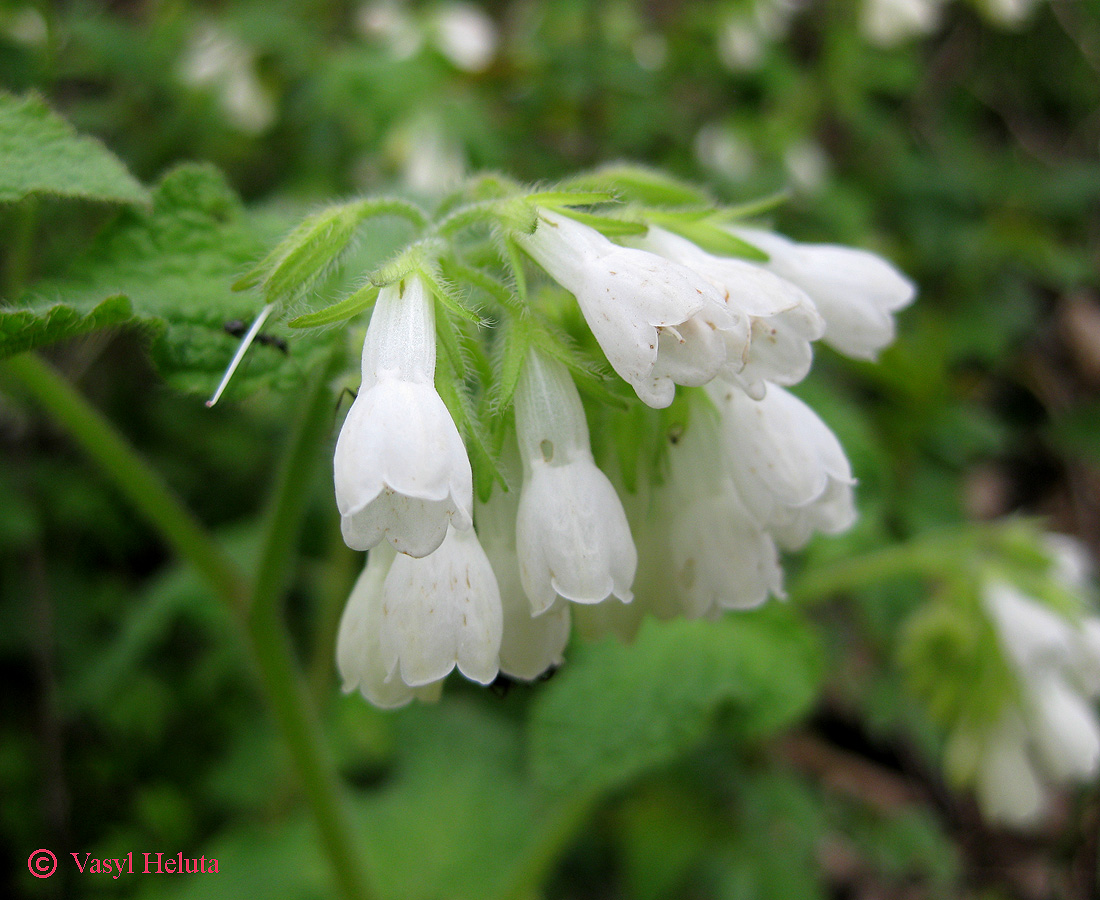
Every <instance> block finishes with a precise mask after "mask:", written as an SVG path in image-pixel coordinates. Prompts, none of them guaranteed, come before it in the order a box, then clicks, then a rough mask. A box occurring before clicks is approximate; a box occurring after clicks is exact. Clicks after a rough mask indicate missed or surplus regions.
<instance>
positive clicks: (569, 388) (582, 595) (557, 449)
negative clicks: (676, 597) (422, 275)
mask: <svg viewBox="0 0 1100 900" xmlns="http://www.w3.org/2000/svg"><path fill="white" fill-rule="evenodd" d="M515 405H516V433H517V436H518V438H519V451H520V458H521V459H522V460H523V490H522V491H521V493H520V499H519V512H518V518H517V520H516V546H517V548H518V552H519V571H520V578H521V580H522V582H523V587H524V590H525V591H526V592H527V596H528V598H529V599H530V601H531V609H532V610H533V612H534V613H535V615H540V614H542V613H543V612H545V611H546V610H548V609H549V608H550V607H551V605H552V604H553V603H554V602H555V600H557V598H558V597H559V596H560V597H564V598H565V599H566V600H571V601H573V602H574V603H599V602H600V601H602V600H606V599H607V598H608V597H610V596H612V595H614V596H615V597H618V598H619V599H620V600H622V601H623V602H625V603H629V602H630V600H631V599H632V598H633V594H632V593H631V590H630V587H631V584H632V583H633V581H634V572H635V569H636V567H637V564H638V555H637V551H636V550H635V548H634V541H633V539H632V538H631V536H630V526H629V525H628V524H627V520H626V514H625V513H624V512H623V507H622V503H621V502H620V500H619V496H618V494H616V493H615V488H614V487H612V485H611V482H610V481H609V480H608V478H607V476H606V475H604V473H603V472H601V471H600V470H599V469H598V468H597V467H596V463H595V461H594V460H593V459H592V451H591V449H590V448H589V443H588V424H587V423H586V421H585V418H584V407H583V406H582V405H581V399H580V396H579V395H578V394H577V389H576V387H575V386H574V385H573V380H572V378H570V376H569V372H568V370H567V369H566V368H565V366H564V365H562V364H561V363H560V362H558V361H557V360H554V359H551V358H549V357H547V356H545V355H543V354H540V353H539V352H537V351H535V350H531V351H529V352H528V354H527V358H526V360H525V363H524V366H523V370H522V371H521V373H520V377H519V383H518V384H517V386H516V394H515Z"/></svg>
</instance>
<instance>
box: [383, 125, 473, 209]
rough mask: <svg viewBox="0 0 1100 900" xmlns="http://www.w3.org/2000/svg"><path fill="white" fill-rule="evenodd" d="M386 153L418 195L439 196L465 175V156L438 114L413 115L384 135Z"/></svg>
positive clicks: (406, 182) (402, 178) (402, 177)
mask: <svg viewBox="0 0 1100 900" xmlns="http://www.w3.org/2000/svg"><path fill="white" fill-rule="evenodd" d="M386 155H387V156H388V157H389V158H390V159H391V160H393V161H394V162H395V163H396V164H397V166H398V167H399V168H400V170H401V180H402V181H404V182H405V184H407V185H408V186H409V187H410V188H411V189H412V190H413V191H415V192H416V193H417V194H421V195H423V196H425V197H441V196H443V194H445V193H446V192H447V191H449V190H451V189H452V188H454V187H455V186H456V185H457V184H458V183H459V182H460V181H462V179H463V178H464V177H465V175H466V155H465V153H464V152H463V150H462V146H461V144H460V143H459V142H458V141H456V140H455V139H454V138H452V137H450V136H449V135H448V134H447V132H446V131H445V129H444V127H443V123H442V122H441V121H440V120H439V119H438V117H436V116H433V115H431V114H424V115H420V116H416V117H414V118H413V119H411V120H409V121H406V122H402V123H401V124H400V125H398V126H397V127H395V128H394V129H393V130H392V131H390V133H389V134H387V135H386Z"/></svg>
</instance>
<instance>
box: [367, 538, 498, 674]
mask: <svg viewBox="0 0 1100 900" xmlns="http://www.w3.org/2000/svg"><path fill="white" fill-rule="evenodd" d="M502 629H503V615H502V612H501V603H500V589H499V588H498V586H497V580H496V576H495V575H494V574H493V569H492V566H491V565H490V563H489V559H488V557H487V556H486V555H485V551H484V550H483V549H482V548H481V544H480V543H479V542H478V539H477V535H476V534H475V533H474V530H473V529H472V528H468V529H466V530H465V531H458V530H456V529H454V528H448V529H447V536H446V538H445V539H444V541H443V543H442V544H440V545H439V548H438V549H437V550H436V551H435V552H433V553H431V554H430V555H428V556H425V557H423V558H422V559H415V558H414V557H411V556H407V555H406V554H403V553H400V554H398V555H397V557H396V559H395V560H394V561H393V565H392V566H390V570H389V572H387V573H386V578H385V582H384V583H383V586H382V610H381V614H380V621H379V623H378V631H377V641H378V653H379V661H380V663H381V666H382V669H383V670H384V671H385V672H386V673H387V678H388V679H400V681H402V682H404V683H405V684H406V685H408V686H409V687H423V686H425V685H430V684H432V683H433V682H436V681H440V680H441V679H443V678H445V677H446V676H447V675H448V674H449V673H450V672H451V670H452V669H454V668H455V667H456V666H457V667H458V670H459V671H460V672H461V673H462V674H463V675H465V676H466V677H467V678H469V679H470V680H471V681H477V682H479V683H481V684H488V683H489V682H490V681H492V680H493V679H494V678H496V676H497V671H498V670H499V665H500V661H499V654H500V641H501V632H502ZM373 640H374V638H373V637H372V641H373Z"/></svg>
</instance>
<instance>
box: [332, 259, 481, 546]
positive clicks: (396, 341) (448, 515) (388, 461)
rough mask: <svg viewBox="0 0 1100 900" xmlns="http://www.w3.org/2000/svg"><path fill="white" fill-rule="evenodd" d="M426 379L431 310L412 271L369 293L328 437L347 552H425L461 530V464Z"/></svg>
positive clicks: (465, 476)
mask: <svg viewBox="0 0 1100 900" xmlns="http://www.w3.org/2000/svg"><path fill="white" fill-rule="evenodd" d="M434 378H435V318H434V310H433V307H432V300H431V297H430V296H429V295H428V293H427V290H426V289H425V286H424V284H423V282H422V281H421V280H420V279H419V278H417V277H415V276H414V277H411V278H409V279H408V280H407V281H405V282H404V290H403V291H402V290H401V288H400V287H399V286H398V285H396V284H394V285H388V286H386V287H384V288H383V289H382V290H381V292H380V293H379V295H378V301H377V303H376V305H375V308H374V313H373V314H372V316H371V321H370V327H369V328H368V329H367V338H366V341H365V343H364V345H363V383H362V385H361V387H360V388H359V394H358V396H357V397H356V398H355V402H354V403H352V405H351V409H350V410H349V411H348V415H347V418H346V419H345V420H344V426H343V428H341V429H340V437H339V439H338V440H337V442H336V456H335V462H334V470H335V482H336V504H337V506H338V507H339V509H340V516H341V522H340V524H341V528H342V530H343V533H344V540H345V542H346V543H347V545H348V546H349V547H351V548H352V549H354V550H367V549H369V548H371V547H373V546H375V545H376V544H378V543H379V542H380V541H382V540H383V539H386V540H388V541H389V542H390V543H391V544H393V546H394V547H395V548H396V549H397V550H400V551H401V552H402V553H407V554H409V555H410V556H426V555H427V554H429V553H431V552H432V551H433V550H435V549H436V548H437V547H438V546H439V545H440V544H441V543H442V542H443V538H444V536H445V535H446V533H447V527H448V525H453V526H454V527H455V528H458V529H460V530H462V529H467V528H469V527H470V523H471V518H470V510H471V508H472V504H473V487H472V484H473V481H472V476H471V472H470V461H469V458H468V457H467V456H466V447H465V445H464V444H463V443H462V438H461V437H460V436H459V434H458V429H457V428H456V427H455V424H454V420H453V419H452V418H451V415H450V413H449V412H448V411H447V407H446V406H444V404H443V400H442V399H441V398H440V396H439V394H438V392H437V391H436V389H435V383H434Z"/></svg>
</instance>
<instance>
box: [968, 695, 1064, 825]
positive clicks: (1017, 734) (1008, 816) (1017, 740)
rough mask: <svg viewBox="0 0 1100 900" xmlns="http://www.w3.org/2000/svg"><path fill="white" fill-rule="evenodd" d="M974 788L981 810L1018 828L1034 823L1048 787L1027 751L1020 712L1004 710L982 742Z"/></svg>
mask: <svg viewBox="0 0 1100 900" xmlns="http://www.w3.org/2000/svg"><path fill="white" fill-rule="evenodd" d="M980 755H981V762H980V764H979V765H978V766H977V767H976V771H975V773H974V774H975V779H976V783H975V790H976V793H977V795H978V803H979V804H980V805H981V808H982V812H983V813H984V814H985V815H986V816H987V817H988V818H989V819H992V820H993V821H996V822H1003V823H1005V824H1006V825H1012V826H1015V827H1017V828H1027V827H1031V826H1033V825H1035V824H1036V823H1037V822H1038V821H1039V820H1040V819H1041V818H1042V815H1043V813H1044V811H1045V810H1046V805H1047V801H1048V790H1047V788H1046V785H1045V784H1044V783H1043V781H1042V779H1041V778H1040V777H1039V773H1038V772H1037V771H1036V769H1035V764H1034V763H1033V762H1032V760H1031V755H1030V754H1029V752H1028V734H1027V731H1026V729H1025V728H1024V725H1023V722H1021V721H1020V718H1019V716H1017V715H1016V714H1014V713H1009V714H1007V715H1006V716H1005V717H1004V719H1003V720H1002V721H1001V722H1000V723H999V724H998V725H997V726H995V727H994V728H992V729H991V730H990V731H989V732H987V733H986V735H985V739H984V741H983V742H982V744H981V754H980Z"/></svg>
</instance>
